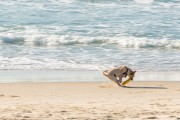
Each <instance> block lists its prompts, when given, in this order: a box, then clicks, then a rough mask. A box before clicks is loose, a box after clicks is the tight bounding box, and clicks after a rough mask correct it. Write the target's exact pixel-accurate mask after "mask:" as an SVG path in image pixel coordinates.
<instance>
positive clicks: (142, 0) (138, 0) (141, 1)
mask: <svg viewBox="0 0 180 120" xmlns="http://www.w3.org/2000/svg"><path fill="white" fill-rule="evenodd" d="M134 1H135V2H136V3H139V4H152V3H153V2H154V0H134Z"/></svg>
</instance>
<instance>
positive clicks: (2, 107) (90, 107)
mask: <svg viewBox="0 0 180 120" xmlns="http://www.w3.org/2000/svg"><path fill="white" fill-rule="evenodd" d="M128 86H130V87H126V88H122V87H117V86H116V85H115V84H114V83H109V82H105V83H88V82H87V83H13V84H0V120H4V119H7V120H11V119H12V120H14V119H17V120H22V119H25V120H31V119H33V120H41V119H43V120H67V119H70V120H75V119H78V120H92V119H94V120H141V119H143V120H144V119H145V120H146V119H159V120H180V82H131V83H129V84H128Z"/></svg>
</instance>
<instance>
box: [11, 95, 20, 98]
mask: <svg viewBox="0 0 180 120" xmlns="http://www.w3.org/2000/svg"><path fill="white" fill-rule="evenodd" d="M10 97H13V98H15V97H19V96H17V95H10Z"/></svg>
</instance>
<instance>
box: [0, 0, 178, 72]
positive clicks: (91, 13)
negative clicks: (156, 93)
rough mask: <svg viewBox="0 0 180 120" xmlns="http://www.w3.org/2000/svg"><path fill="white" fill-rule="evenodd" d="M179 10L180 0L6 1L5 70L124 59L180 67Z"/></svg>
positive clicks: (2, 9)
mask: <svg viewBox="0 0 180 120" xmlns="http://www.w3.org/2000/svg"><path fill="white" fill-rule="evenodd" d="M179 11H180V1H179V0H111V1H107V0H101V1H98V0H31V1H30V0H13V1H12V0H4V1H0V69H1V70H75V71H79V70H85V71H88V70H98V68H102V69H107V68H109V67H112V66H116V65H121V64H124V65H127V66H129V67H131V68H132V69H136V70H137V71H145V72H151V71H167V72H168V71H169V72H170V71H180V12H179ZM154 68H156V69H154Z"/></svg>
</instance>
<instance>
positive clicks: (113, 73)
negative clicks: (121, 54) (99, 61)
mask: <svg viewBox="0 0 180 120" xmlns="http://www.w3.org/2000/svg"><path fill="white" fill-rule="evenodd" d="M135 72H136V71H133V70H131V69H130V68H128V67H126V66H118V67H116V68H111V69H109V70H105V71H103V74H104V75H105V76H106V77H108V78H109V79H110V80H112V81H114V82H115V83H117V84H118V85H119V86H121V84H120V83H121V82H122V78H123V77H126V76H128V77H129V79H131V80H133V78H134V75H135Z"/></svg>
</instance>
